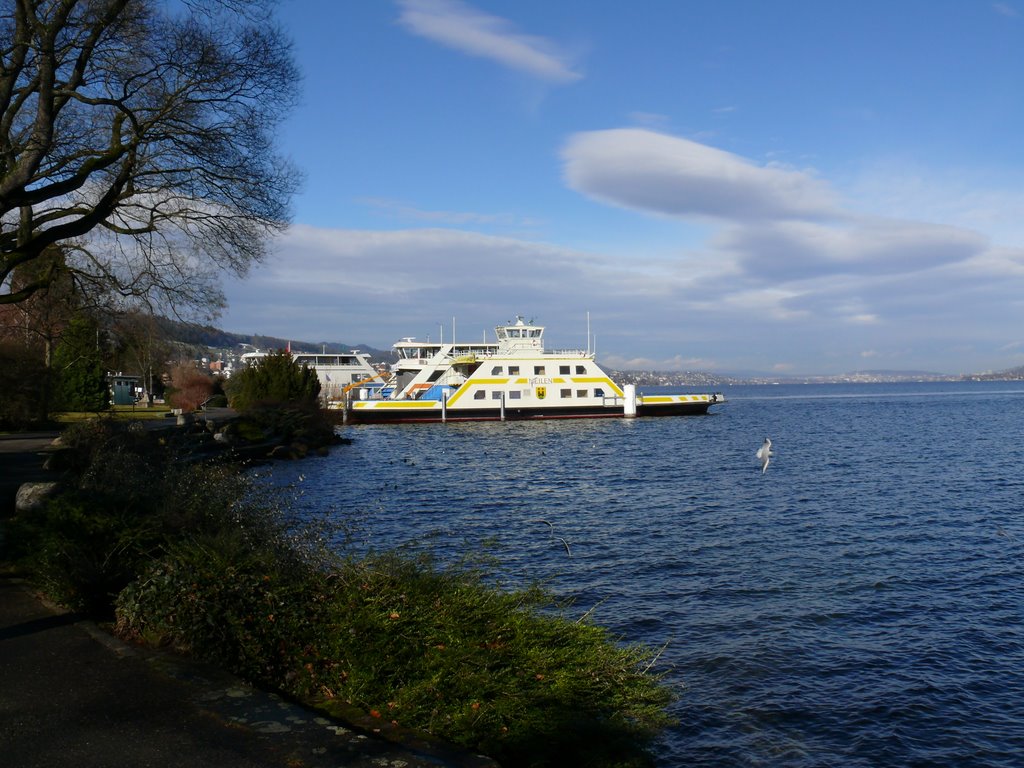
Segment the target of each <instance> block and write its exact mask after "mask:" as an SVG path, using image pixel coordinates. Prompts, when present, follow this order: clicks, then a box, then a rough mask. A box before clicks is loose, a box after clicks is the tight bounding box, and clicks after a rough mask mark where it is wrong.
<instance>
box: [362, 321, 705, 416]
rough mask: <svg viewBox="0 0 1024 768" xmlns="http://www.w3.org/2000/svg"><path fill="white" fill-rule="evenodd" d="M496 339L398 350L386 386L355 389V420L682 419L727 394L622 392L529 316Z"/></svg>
mask: <svg viewBox="0 0 1024 768" xmlns="http://www.w3.org/2000/svg"><path fill="white" fill-rule="evenodd" d="M495 333H496V336H497V341H496V342H486V341H484V342H475V343H474V342H450V343H447V344H446V343H441V342H435V343H430V342H419V341H416V340H415V339H413V338H411V337H409V338H404V339H402V340H401V341H399V342H397V343H396V344H395V345H394V349H395V352H396V353H397V355H398V361H397V363H395V365H394V366H393V367H392V373H393V376H392V378H391V379H390V381H389V382H388V383H387V384H386V385H385V386H384V387H376V388H372V389H370V388H358V387H357V388H354V391H353V392H350V393H349V397H348V398H347V399H346V402H345V403H344V406H343V407H344V408H345V419H346V421H349V422H353V423H381V422H384V423H387V422H392V423H397V422H447V421H496V420H501V421H505V420H521V419H568V418H614V417H620V418H622V417H625V418H630V417H634V416H677V415H689V414H702V413H707V412H708V409H709V408H710V407H711V406H712V405H715V404H717V403H721V402H724V400H725V398H724V397H723V396H722V395H721V394H717V393H716V394H703V393H702V394H689V393H687V394H667V395H639V394H637V391H636V387H635V386H634V385H625V386H622V387H620V386H619V385H618V384H616V383H615V382H614V381H612V380H611V378H609V376H608V374H607V373H605V372H604V370H602V369H601V367H600V366H599V365H598V364H597V363H596V362H595V359H594V358H595V355H594V353H592V352H590V351H589V350H588V351H584V350H547V349H545V348H544V326H541V325H537V324H535V323H532V322H530V323H527V322H525V321H524V320H523V318H522V317H519V318H517V319H516V321H515V322H513V323H508V324H506V325H500V326H498V327H497V328H495Z"/></svg>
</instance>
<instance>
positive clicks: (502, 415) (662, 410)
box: [346, 395, 721, 424]
mask: <svg viewBox="0 0 1024 768" xmlns="http://www.w3.org/2000/svg"><path fill="white" fill-rule="evenodd" d="M718 402H721V398H719V397H717V396H715V395H710V396H709V395H664V396H658V397H653V398H648V399H645V398H642V397H640V398H637V404H636V416H641V417H646V416H696V415H700V414H705V413H707V412H708V409H709V408H710V407H711V406H712V405H714V404H715V403H718ZM626 415H627V414H626V407H625V405H624V404H623V403H622V402H621V399H618V402H615V403H612V404H607V405H604V404H596V405H571V406H558V405H551V406H534V407H515V408H510V407H505V408H500V407H497V408H467V407H462V408H459V407H446V406H445V405H444V404H442V403H441V402H438V401H433V400H432V401H420V400H410V401H402V400H398V401H387V400H376V401H357V402H355V403H353V404H352V405H351V407H350V408H349V409H348V410H347V412H346V421H348V422H349V423H355V424H403V423H404V424H412V423H436V422H463V421H534V420H539V419H615V418H620V419H621V418H624V417H626Z"/></svg>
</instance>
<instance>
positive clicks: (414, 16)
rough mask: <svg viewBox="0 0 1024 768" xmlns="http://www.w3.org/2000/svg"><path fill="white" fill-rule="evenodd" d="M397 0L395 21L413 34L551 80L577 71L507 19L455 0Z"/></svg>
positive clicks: (551, 47) (549, 45)
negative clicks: (400, 9) (400, 11)
mask: <svg viewBox="0 0 1024 768" xmlns="http://www.w3.org/2000/svg"><path fill="white" fill-rule="evenodd" d="M399 5H400V6H401V8H402V13H401V16H400V17H399V23H400V24H402V26H404V27H405V28H406V29H408V30H409V31H410V32H411V33H413V34H414V35H419V36H420V37H425V38H427V39H428V40H433V41H434V42H437V43H440V44H442V45H445V46H447V47H449V48H452V49H454V50H457V51H461V52H462V53H465V54H468V55H470V56H476V57H479V58H484V59H490V60H492V61H495V62H498V63H499V64H501V65H503V66H506V67H509V68H511V69H515V70H518V71H520V72H526V73H528V74H530V75H533V76H534V77H538V78H540V79H542V80H546V81H549V82H552V83H571V82H575V81H576V80H579V79H580V78H581V77H582V75H580V74H579V73H578V72H575V71H574V70H573V69H572V67H571V66H570V62H569V60H568V56H567V55H566V54H565V53H564V52H562V51H560V50H558V48H557V47H556V46H555V45H554V44H552V43H551V42H549V41H548V40H546V39H544V38H542V37H537V36H534V35H526V34H522V33H520V32H517V31H516V30H515V28H514V26H513V25H512V24H511V23H510V22H508V21H507V20H505V19H502V18H500V17H498V16H491V15H489V14H486V13H483V12H482V11H479V10H477V9H476V8H473V7H471V6H469V5H467V4H465V3H462V2H459V1H458V0H399Z"/></svg>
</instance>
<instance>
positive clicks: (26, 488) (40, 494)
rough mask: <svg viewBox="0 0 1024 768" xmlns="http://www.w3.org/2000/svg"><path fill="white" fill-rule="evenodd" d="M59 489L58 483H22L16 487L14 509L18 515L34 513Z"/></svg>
mask: <svg viewBox="0 0 1024 768" xmlns="http://www.w3.org/2000/svg"><path fill="white" fill-rule="evenodd" d="M59 487H60V483H55V482H48V483H22V484H21V485H20V486H18V495H17V497H16V498H15V501H14V509H15V511H16V512H18V513H24V512H36V511H38V510H39V509H41V508H42V506H43V505H44V504H45V503H46V502H47V501H48V500H49V499H51V498H52V497H53V496H54V494H56V493H57V490H58V489H59Z"/></svg>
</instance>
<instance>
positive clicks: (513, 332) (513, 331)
mask: <svg viewBox="0 0 1024 768" xmlns="http://www.w3.org/2000/svg"><path fill="white" fill-rule="evenodd" d="M508 337H509V338H510V339H518V338H519V329H518V328H509V331H508Z"/></svg>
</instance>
